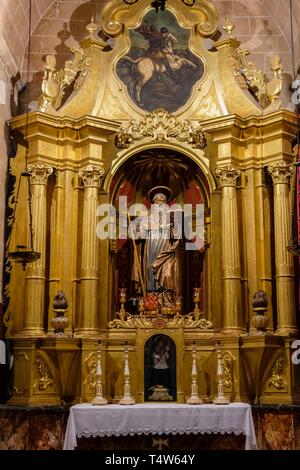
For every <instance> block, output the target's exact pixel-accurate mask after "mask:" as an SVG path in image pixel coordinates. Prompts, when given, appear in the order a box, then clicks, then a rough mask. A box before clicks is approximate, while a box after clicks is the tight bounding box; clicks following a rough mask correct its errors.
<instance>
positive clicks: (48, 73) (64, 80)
mask: <svg viewBox="0 0 300 470" xmlns="http://www.w3.org/2000/svg"><path fill="white" fill-rule="evenodd" d="M71 52H72V53H73V54H74V58H73V59H72V60H68V61H67V62H66V63H65V67H64V68H63V69H61V70H56V58H55V56H54V55H51V54H49V55H47V56H46V63H45V65H44V77H43V82H42V95H41V96H40V98H39V100H38V106H39V110H40V111H43V112H46V111H47V108H48V106H50V107H51V108H53V109H55V110H57V109H58V108H60V106H61V104H62V99H63V97H64V94H65V89H66V88H67V86H70V85H72V83H74V82H75V83H74V90H79V89H80V88H81V86H82V85H83V83H84V80H85V78H86V76H87V75H88V67H89V65H90V63H91V58H90V57H86V56H85V54H84V50H83V49H81V48H80V49H76V48H71Z"/></svg>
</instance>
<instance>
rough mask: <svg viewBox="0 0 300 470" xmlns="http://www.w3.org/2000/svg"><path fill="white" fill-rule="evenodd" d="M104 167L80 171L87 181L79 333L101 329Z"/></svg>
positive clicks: (83, 223)
mask: <svg viewBox="0 0 300 470" xmlns="http://www.w3.org/2000/svg"><path fill="white" fill-rule="evenodd" d="M103 175H104V170H103V168H101V167H96V166H93V165H89V166H87V167H85V168H82V169H81V170H80V171H79V176H80V178H81V179H82V181H83V184H84V203H83V221H82V264H81V284H80V317H79V329H78V330H77V331H76V335H77V336H85V337H87V336H94V335H97V334H98V333H99V318H98V312H99V301H100V296H99V291H100V286H99V249H98V247H99V240H98V238H97V232H96V229H97V206H98V193H99V187H100V178H101V176H103Z"/></svg>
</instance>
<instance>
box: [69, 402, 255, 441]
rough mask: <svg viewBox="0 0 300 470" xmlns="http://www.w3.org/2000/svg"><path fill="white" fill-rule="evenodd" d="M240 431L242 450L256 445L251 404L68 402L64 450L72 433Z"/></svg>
mask: <svg viewBox="0 0 300 470" xmlns="http://www.w3.org/2000/svg"><path fill="white" fill-rule="evenodd" d="M206 433H207V434H231V433H234V434H235V435H240V434H244V435H245V436H246V446H245V449H246V450H254V449H257V444H256V436H255V430H254V425H253V419H252V412H251V406H250V405H248V404H246V403H231V404H230V405H210V404H208V405H184V404H177V403H176V404H175V403H174V404H169V403H168V404H164V403H155V404H152V403H151V404H150V403H143V404H138V405H131V406H125V405H107V406H93V405H91V404H81V405H75V406H72V407H71V409H70V416H69V419H68V424H67V430H66V436H65V442H64V450H73V449H74V448H75V447H76V446H77V440H76V437H79V438H80V437H86V438H88V437H104V436H127V435H129V436H132V435H134V434H137V435H142V434H145V435H149V434H158V435H162V434H173V435H175V434H206Z"/></svg>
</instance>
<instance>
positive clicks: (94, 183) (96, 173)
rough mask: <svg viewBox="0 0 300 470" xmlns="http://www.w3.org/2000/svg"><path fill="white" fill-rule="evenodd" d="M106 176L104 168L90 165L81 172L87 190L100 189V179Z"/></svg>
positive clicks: (80, 175)
mask: <svg viewBox="0 0 300 470" xmlns="http://www.w3.org/2000/svg"><path fill="white" fill-rule="evenodd" d="M104 175H105V171H104V169H103V168H102V167H98V166H94V165H88V166H85V167H83V168H81V169H80V170H79V177H80V178H81V179H82V181H83V184H84V187H85V188H99V186H100V178H101V177H102V176H104Z"/></svg>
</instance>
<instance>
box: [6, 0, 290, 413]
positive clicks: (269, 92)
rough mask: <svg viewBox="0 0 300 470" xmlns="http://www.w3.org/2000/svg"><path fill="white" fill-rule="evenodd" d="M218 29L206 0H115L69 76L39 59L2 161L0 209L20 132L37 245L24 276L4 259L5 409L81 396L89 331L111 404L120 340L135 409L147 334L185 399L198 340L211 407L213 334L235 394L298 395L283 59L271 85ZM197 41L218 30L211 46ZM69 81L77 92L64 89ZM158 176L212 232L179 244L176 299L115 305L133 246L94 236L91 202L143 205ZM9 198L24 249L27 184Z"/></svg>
mask: <svg viewBox="0 0 300 470" xmlns="http://www.w3.org/2000/svg"><path fill="white" fill-rule="evenodd" d="M218 22H219V19H218V12H217V10H216V8H215V6H214V5H213V4H212V3H210V2H209V1H207V0H199V1H196V3H195V5H194V6H193V7H192V8H189V7H187V6H185V5H184V4H182V3H181V2H178V1H175V0H168V4H167V9H166V11H165V12H164V13H163V14H162V15H160V13H157V14H156V13H155V12H154V11H153V9H151V7H150V6H149V1H148V0H139V1H138V2H137V3H135V4H133V5H125V4H124V3H123V2H120V1H118V0H112V1H111V2H109V3H107V4H106V5H105V6H104V7H103V10H102V12H101V15H100V24H99V25H95V24H93V23H91V24H90V25H88V26H87V38H86V40H84V41H83V42H82V43H81V45H80V49H76V50H74V59H73V60H71V61H68V62H67V63H66V66H65V69H63V70H59V71H58V70H56V63H55V58H54V57H52V56H47V58H46V61H45V67H44V80H43V86H42V95H41V98H40V100H39V110H38V111H36V112H31V113H30V114H29V116H28V126H26V117H25V116H19V117H16V118H14V119H13V120H12V121H11V122H10V126H11V128H12V130H13V132H14V135H15V139H17V142H18V151H17V154H16V156H15V157H14V158H11V162H10V172H11V182H12V191H11V194H10V197H9V209H10V210H11V213H13V211H14V208H15V191H16V187H17V185H18V183H19V180H20V178H21V176H20V175H21V172H22V171H23V170H24V166H23V165H24V163H23V162H24V154H25V142H24V140H23V139H22V135H26V129H27V131H28V135H27V140H28V165H29V168H28V171H29V173H30V185H31V194H32V209H33V213H32V224H33V232H34V243H35V247H36V249H37V250H38V251H39V252H40V253H41V258H40V259H39V260H38V261H36V262H34V263H32V264H31V265H29V266H28V267H27V268H26V270H25V271H23V270H22V267H21V266H19V265H17V264H13V263H12V262H11V261H9V259H7V263H6V277H7V284H6V288H5V294H6V300H7V308H6V314H5V326H6V333H7V337H9V338H11V339H12V342H13V345H14V351H15V363H14V377H13V396H12V398H11V400H10V403H11V404H24V405H28V404H57V403H60V402H63V403H68V404H70V403H74V402H82V401H91V400H92V399H93V398H94V396H95V391H96V358H97V355H96V347H97V344H98V341H99V340H101V342H102V367H103V373H104V381H103V382H104V393H105V396H106V397H107V398H108V400H109V401H110V402H113V403H116V402H118V401H119V399H120V398H121V397H122V395H123V384H124V375H123V371H124V344H125V342H127V343H128V345H129V368H130V372H131V392H132V395H133V396H135V398H136V400H137V401H138V402H143V401H144V399H145V390H144V384H145V371H144V367H145V360H144V352H145V345H146V344H152V343H151V338H152V337H155V335H165V336H167V337H169V340H168V341H169V342H170V344H172V345H173V344H174V347H173V346H172V348H173V350H175V349H174V348H176V375H175V376H176V387H174V388H173V391H174V390H175V389H176V399H177V401H178V402H185V401H186V399H187V398H188V397H189V395H190V390H191V368H192V349H193V347H196V361H197V367H198V382H199V395H200V396H201V398H202V399H203V401H204V402H209V401H212V400H213V398H214V397H215V395H216V354H215V343H216V342H217V341H220V342H221V347H222V362H223V375H224V390H225V394H226V395H227V396H228V397H229V398H230V400H231V401H245V402H250V403H253V402H256V403H262V404H263V403H295V402H298V401H299V383H298V382H299V379H297V375H296V373H295V366H293V364H292V363H291V343H292V340H293V337H294V336H295V335H296V334H297V331H298V330H297V324H296V306H295V300H294V299H295V273H294V259H293V257H292V255H290V254H289V253H288V251H287V249H286V247H287V244H288V241H289V238H290V225H291V224H290V220H291V217H290V216H291V178H292V173H293V170H292V164H293V161H294V154H293V146H294V141H295V135H296V130H297V118H296V116H295V115H294V114H293V113H291V112H288V111H284V110H282V109H280V108H281V105H280V100H279V94H280V90H281V86H282V66H281V63H280V60H279V58H277V59H276V60H275V59H274V60H273V62H272V64H271V71H270V77H269V78H267V77H266V76H265V75H264V74H262V73H261V72H260V71H259V70H258V69H257V68H256V66H255V64H254V65H253V63H252V66H251V67H252V68H251V67H250V66H249V64H250V62H249V63H248V62H247V61H246V56H247V53H246V52H245V50H243V49H242V46H241V44H240V42H239V41H238V40H237V39H236V38H235V37H233V36H232V28H231V27H230V25H229V26H228V25H227V27H225V35H226V34H227V37H225V38H224V39H221V40H219V41H215V40H214V38H215V37H216V35H215V33H216V32H217V30H218V28H219V29H220V28H221V27H222V25H219V24H218ZM100 30H101V31H102V34H101V37H107V38H111V41H110V42H109V44H110V45H108V43H107V42H105V41H104V40H102V39H100V36H99V34H98V32H99V31H100ZM207 38H213V40H214V42H213V47H212V48H210V49H208V48H207V41H206V39H207ZM250 68H251V70H250ZM253 70H254V72H253ZM251 71H252V75H251V76H250V72H251ZM187 77H188V80H187V79H186V78H187ZM255 77H256V79H257V81H256V82H255V80H254V78H255ZM257 83H259V88H258V87H257ZM175 85H176V86H175ZM67 87H72V88H73V92H72V93H71V94H70V95H68V97H67V99H65V95H64V94H65V89H66V88H67ZM158 103H159V106H158ZM153 186H169V187H170V188H171V189H172V192H173V197H174V201H175V202H176V203H181V204H183V203H191V204H194V203H200V202H201V203H203V204H204V208H205V210H204V226H205V239H204V243H203V245H202V246H201V248H199V250H196V252H195V253H192V254H189V255H187V254H186V253H185V252H184V250H183V251H182V252H181V259H182V260H183V261H182V264H181V265H180V266H181V268H180V270H179V278H180V279H181V280H180V282H181V284H180V285H181V287H182V293H181V295H182V297H183V301H182V305H181V306H180V309H179V307H178V309H177V311H174V310H173V311H172V309H171V311H164V312H162V311H161V312H159V313H158V314H157V315H148V314H145V312H144V314H142V313H143V312H142V313H141V312H135V313H134V312H128V313H127V312H126V309H127V307H128V305H126V304H125V313H124V315H123V314H122V311H121V310H120V309H121V306H120V304H119V301H118V300H119V299H118V292H119V289H120V288H127V289H128V292H129V293H130V297H134V295H135V294H136V292H134V291H130V289H132V283H131V281H132V277H131V276H132V269H131V264H132V259H133V247H132V244H130V243H127V245H126V243H123V242H122V240H118V239H117V240H99V239H98V238H97V224H98V221H99V216H98V215H97V214H98V212H97V210H98V209H97V208H98V206H99V205H100V204H110V203H115V202H116V200H117V198H118V196H119V195H126V196H128V198H129V200H130V201H129V202H130V203H132V202H139V203H144V202H145V201H147V194H148V192H149V190H151V187H153ZM19 200H20V203H19V205H18V208H17V211H16V213H15V221H14V224H12V221H13V218H10V221H9V222H10V225H11V228H12V236H11V239H10V247H8V251H9V250H10V251H11V250H12V246H13V248H16V247H17V246H20V245H26V243H27V238H28V233H25V230H24V227H27V226H28V214H27V211H26V197H25V189H24V188H22V187H21V190H20V198H19ZM148 202H149V201H148ZM118 216H120V214H118ZM278 220H280V221H281V222H280V223H278ZM12 225H13V226H12ZM180 276H181V277H180ZM194 288H197V289H198V294H199V302H198V307H199V308H198V310H197V309H196V308H195V310H193V309H194V304H193V289H194ZM258 290H263V291H265V292H266V294H267V296H268V299H269V306H268V311H267V314H266V315H267V316H268V318H269V325H268V328H267V331H265V332H261V331H260V332H259V331H256V329H255V328H254V326H253V325H252V316H253V311H252V298H253V295H254V293H255V292H256V291H258ZM58 291H63V292H64V293H65V295H66V297H67V299H68V309H67V311H66V312H65V317H67V318H68V320H69V323H68V327H67V328H66V330H65V333H64V336H62V337H58V336H55V333H54V331H53V327H52V323H51V319H52V318H53V316H54V312H53V308H52V302H53V298H54V296H55V295H56V294H57V292H58ZM149 341H150V343H149ZM153 341H154V340H153ZM171 341H172V343H171ZM147 342H148V343H147ZM194 343H195V345H194V346H193V344H194ZM153 348H154V346H153ZM172 348H171V349H172ZM149 354H150V353H149ZM149 363H150V362H149ZM298 376H299V374H298ZM174 393H175V392H174ZM147 396H148V397H149V394H147Z"/></svg>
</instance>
